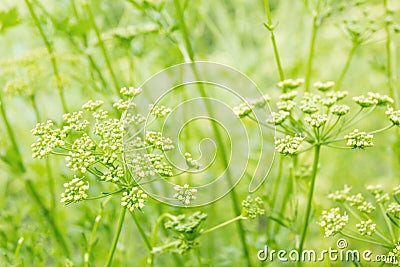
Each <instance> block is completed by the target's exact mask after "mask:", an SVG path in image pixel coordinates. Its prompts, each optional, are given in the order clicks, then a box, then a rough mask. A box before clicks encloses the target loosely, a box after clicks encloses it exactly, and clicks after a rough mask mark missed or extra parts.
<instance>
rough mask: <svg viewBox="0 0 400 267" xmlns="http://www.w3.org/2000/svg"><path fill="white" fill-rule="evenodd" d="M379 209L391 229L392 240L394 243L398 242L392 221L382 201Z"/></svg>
mask: <svg viewBox="0 0 400 267" xmlns="http://www.w3.org/2000/svg"><path fill="white" fill-rule="evenodd" d="M379 209H380V211H381V212H382V215H383V218H384V219H385V223H386V225H387V228H388V229H389V233H390V238H391V239H392V242H393V243H395V242H397V239H396V235H395V234H394V231H393V227H392V223H391V222H390V219H389V217H388V216H387V215H386V212H385V208H384V206H383V204H382V203H379Z"/></svg>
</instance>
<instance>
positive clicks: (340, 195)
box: [328, 184, 351, 202]
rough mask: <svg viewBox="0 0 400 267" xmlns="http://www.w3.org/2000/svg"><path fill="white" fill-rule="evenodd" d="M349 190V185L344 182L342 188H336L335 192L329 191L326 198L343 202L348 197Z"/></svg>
mask: <svg viewBox="0 0 400 267" xmlns="http://www.w3.org/2000/svg"><path fill="white" fill-rule="evenodd" d="M350 191H351V187H349V186H348V185H347V184H345V185H344V188H343V189H342V190H336V191H335V192H333V193H330V194H329V195H328V198H329V199H331V200H334V201H338V202H344V201H346V200H347V198H348V197H349V193H350Z"/></svg>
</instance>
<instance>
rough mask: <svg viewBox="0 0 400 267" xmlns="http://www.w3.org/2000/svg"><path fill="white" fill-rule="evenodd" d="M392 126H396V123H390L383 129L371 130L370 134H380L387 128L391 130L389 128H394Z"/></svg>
mask: <svg viewBox="0 0 400 267" xmlns="http://www.w3.org/2000/svg"><path fill="white" fill-rule="evenodd" d="M392 127H394V124H390V125H388V126H386V127H383V128H381V129H378V130H375V131H372V132H369V133H370V134H378V133H381V132H384V131H386V130H389V129H390V128H392Z"/></svg>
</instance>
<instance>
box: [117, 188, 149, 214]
mask: <svg viewBox="0 0 400 267" xmlns="http://www.w3.org/2000/svg"><path fill="white" fill-rule="evenodd" d="M146 200H147V194H146V193H145V192H144V191H143V190H142V189H140V188H139V187H137V186H134V187H132V189H131V190H129V191H125V192H124V193H123V194H122V199H121V206H123V207H126V208H127V209H128V210H129V211H131V212H132V211H134V210H135V209H139V210H141V209H143V208H144V202H145V201H146Z"/></svg>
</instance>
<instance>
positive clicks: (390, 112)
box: [386, 107, 400, 126]
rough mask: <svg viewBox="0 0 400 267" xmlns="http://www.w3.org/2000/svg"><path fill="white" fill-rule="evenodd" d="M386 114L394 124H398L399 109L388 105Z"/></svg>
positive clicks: (399, 120) (399, 121) (399, 124)
mask: <svg viewBox="0 0 400 267" xmlns="http://www.w3.org/2000/svg"><path fill="white" fill-rule="evenodd" d="M386 115H387V116H388V118H389V120H390V121H391V122H392V123H393V124H394V125H396V126H400V110H394V109H393V108H391V107H390V108H388V109H387V111H386Z"/></svg>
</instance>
